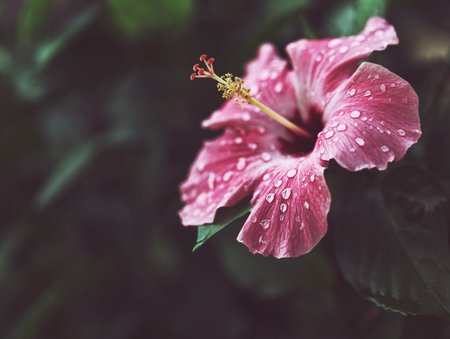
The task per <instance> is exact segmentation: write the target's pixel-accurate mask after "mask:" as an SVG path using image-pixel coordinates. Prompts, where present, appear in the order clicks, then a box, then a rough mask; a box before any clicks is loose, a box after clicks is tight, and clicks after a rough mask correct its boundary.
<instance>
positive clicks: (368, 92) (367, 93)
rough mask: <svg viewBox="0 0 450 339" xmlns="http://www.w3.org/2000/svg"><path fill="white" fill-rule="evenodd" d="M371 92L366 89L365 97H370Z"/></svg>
mask: <svg viewBox="0 0 450 339" xmlns="http://www.w3.org/2000/svg"><path fill="white" fill-rule="evenodd" d="M371 94H372V92H371V91H365V92H364V96H365V97H368V96H370V95H371Z"/></svg>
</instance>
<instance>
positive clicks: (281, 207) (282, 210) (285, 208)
mask: <svg viewBox="0 0 450 339" xmlns="http://www.w3.org/2000/svg"><path fill="white" fill-rule="evenodd" d="M287 209H288V206H287V205H286V204H285V203H284V202H283V203H282V204H281V205H280V211H281V213H284V212H286V211H287Z"/></svg>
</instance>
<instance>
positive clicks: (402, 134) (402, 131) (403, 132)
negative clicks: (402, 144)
mask: <svg viewBox="0 0 450 339" xmlns="http://www.w3.org/2000/svg"><path fill="white" fill-rule="evenodd" d="M397 134H398V135H400V136H401V137H404V136H405V134H406V133H405V130H403V129H398V130H397Z"/></svg>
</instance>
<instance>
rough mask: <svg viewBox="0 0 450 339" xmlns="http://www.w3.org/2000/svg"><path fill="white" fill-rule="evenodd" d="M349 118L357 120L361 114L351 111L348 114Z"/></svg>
mask: <svg viewBox="0 0 450 339" xmlns="http://www.w3.org/2000/svg"><path fill="white" fill-rule="evenodd" d="M350 116H351V117H352V118H353V119H358V118H359V117H360V116H361V112H360V111H352V112H351V113H350Z"/></svg>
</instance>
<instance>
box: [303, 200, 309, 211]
mask: <svg viewBox="0 0 450 339" xmlns="http://www.w3.org/2000/svg"><path fill="white" fill-rule="evenodd" d="M303 205H304V206H305V208H306V209H307V210H309V202H307V201H305V203H304V204H303Z"/></svg>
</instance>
